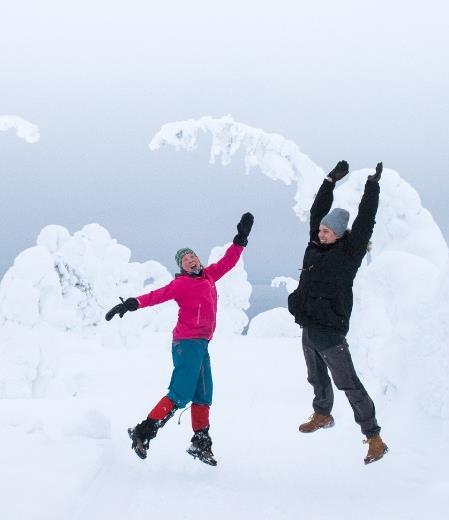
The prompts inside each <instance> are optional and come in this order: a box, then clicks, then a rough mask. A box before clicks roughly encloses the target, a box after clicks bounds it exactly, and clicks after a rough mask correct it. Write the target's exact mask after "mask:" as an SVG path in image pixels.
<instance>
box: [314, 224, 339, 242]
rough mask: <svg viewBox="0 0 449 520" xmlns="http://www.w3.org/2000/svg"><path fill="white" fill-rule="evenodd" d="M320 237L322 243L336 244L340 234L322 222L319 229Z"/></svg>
mask: <svg viewBox="0 0 449 520" xmlns="http://www.w3.org/2000/svg"><path fill="white" fill-rule="evenodd" d="M318 238H319V239H320V242H321V243H322V244H334V243H335V242H336V241H337V239H338V236H337V235H336V234H335V232H334V231H332V229H329V228H328V227H327V226H323V224H321V225H320V230H319V231H318Z"/></svg>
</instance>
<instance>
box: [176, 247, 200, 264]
mask: <svg viewBox="0 0 449 520" xmlns="http://www.w3.org/2000/svg"><path fill="white" fill-rule="evenodd" d="M189 253H192V254H193V255H196V253H195V251H193V249H190V247H182V248H181V249H179V250H178V251H177V252H176V255H175V260H176V263H177V264H178V267H179V268H180V269H181V267H182V265H181V263H182V257H183V256H185V255H188V254H189Z"/></svg>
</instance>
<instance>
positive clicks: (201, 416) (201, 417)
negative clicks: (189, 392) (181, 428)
mask: <svg viewBox="0 0 449 520" xmlns="http://www.w3.org/2000/svg"><path fill="white" fill-rule="evenodd" d="M191 412H192V429H193V431H194V432H197V431H199V430H204V428H207V427H208V426H209V407H208V406H207V405H205V404H192V407H191Z"/></svg>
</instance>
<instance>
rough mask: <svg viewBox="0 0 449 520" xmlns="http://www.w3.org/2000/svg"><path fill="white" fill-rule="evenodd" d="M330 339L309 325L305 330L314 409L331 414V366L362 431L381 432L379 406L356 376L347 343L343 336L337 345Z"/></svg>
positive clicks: (332, 393)
mask: <svg viewBox="0 0 449 520" xmlns="http://www.w3.org/2000/svg"><path fill="white" fill-rule="evenodd" d="M331 336H335V335H331ZM329 338H330V336H329V335H328V334H327V333H326V332H322V331H317V330H316V329H311V328H310V327H305V328H304V329H303V333H302V348H303V351H304V358H305V360H306V365H307V374H308V377H307V381H309V383H310V384H311V385H312V386H313V390H314V393H315V398H314V399H313V409H314V410H315V412H317V413H319V414H322V415H329V414H330V413H331V410H332V406H333V404H334V392H333V390H332V383H331V380H330V377H329V374H328V369H329V371H330V373H331V375H332V379H333V380H334V384H335V386H336V387H337V388H338V389H339V390H343V391H344V393H345V394H346V397H347V398H348V401H349V404H350V405H351V407H352V410H353V412H354V419H355V422H356V423H357V424H358V425H359V426H360V428H361V430H362V433H363V434H364V435H366V436H367V437H373V436H375V435H377V434H378V433H379V432H380V427H379V425H378V424H377V421H376V409H375V407H374V403H373V401H372V399H371V398H370V396H369V395H368V392H367V391H366V390H365V388H364V387H363V385H362V383H361V382H360V379H359V378H358V377H357V374H356V372H355V369H354V365H353V363H352V358H351V354H350V352H349V346H348V343H347V341H346V339H345V337H344V336H343V335H342V336H340V337H339V338H338V339H339V341H337V342H336V344H334V345H333V346H329ZM331 343H332V341H331ZM334 343H335V341H334ZM323 346H324V349H323Z"/></svg>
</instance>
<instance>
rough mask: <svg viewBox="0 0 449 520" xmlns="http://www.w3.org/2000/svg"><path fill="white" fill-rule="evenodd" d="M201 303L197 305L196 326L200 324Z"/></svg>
mask: <svg viewBox="0 0 449 520" xmlns="http://www.w3.org/2000/svg"><path fill="white" fill-rule="evenodd" d="M200 313H201V303H200V304H199V305H198V316H197V317H196V324H197V325H199V323H200Z"/></svg>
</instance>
